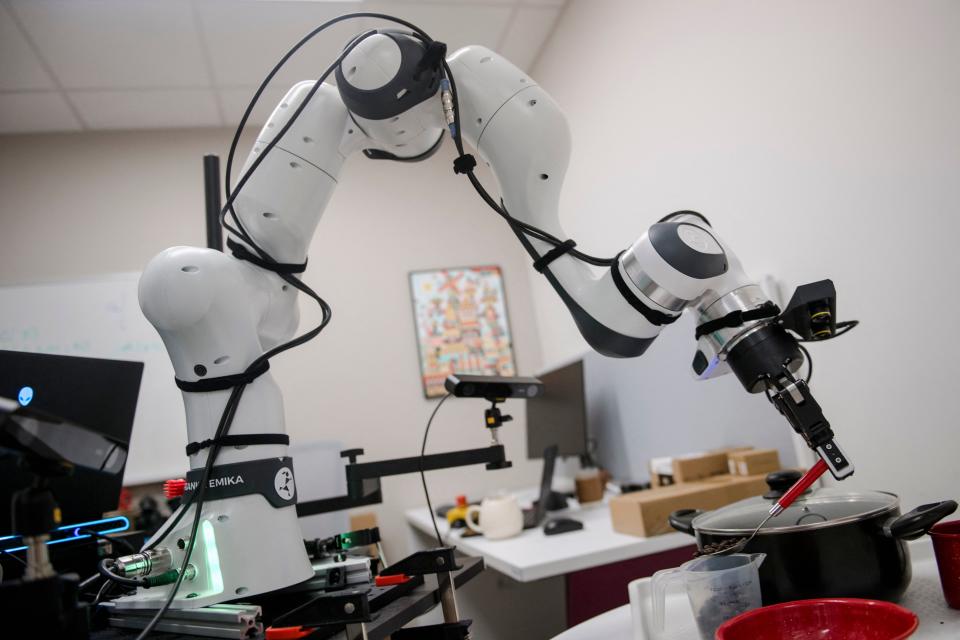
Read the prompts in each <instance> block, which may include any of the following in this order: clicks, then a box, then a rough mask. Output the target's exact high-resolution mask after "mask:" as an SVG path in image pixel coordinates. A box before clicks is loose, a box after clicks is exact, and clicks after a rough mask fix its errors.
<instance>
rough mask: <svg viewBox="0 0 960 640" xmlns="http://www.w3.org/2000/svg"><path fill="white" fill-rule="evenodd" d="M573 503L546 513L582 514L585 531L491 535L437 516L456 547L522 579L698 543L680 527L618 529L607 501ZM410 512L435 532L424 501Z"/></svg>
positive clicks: (411, 519) (414, 521)
mask: <svg viewBox="0 0 960 640" xmlns="http://www.w3.org/2000/svg"><path fill="white" fill-rule="evenodd" d="M533 495H534V492H533V491H525V492H520V493H518V496H519V497H520V498H521V502H524V500H523V498H527V502H529V499H530V498H531V497H532V496H533ZM570 503H571V507H570V508H568V509H565V510H563V511H551V512H550V513H549V514H548V515H547V517H548V518H557V517H569V518H574V519H576V520H579V521H580V522H582V523H583V529H582V530H581V531H573V532H570V533H563V534H559V535H554V536H547V535H544V533H543V529H542V528H540V527H537V528H535V529H528V530H527V531H524V532H523V533H521V534H520V535H519V536H516V537H514V538H509V539H507V540H487V539H486V538H484V537H483V536H473V537H466V538H464V537H461V536H462V533H463V530H457V529H454V530H453V531H451V530H450V528H449V527H448V526H447V522H446V520H445V519H442V518H438V519H437V526H438V528H439V529H440V535H441V537H443V539H444V542H445V543H447V544H451V545H456V547H457V550H458V551H460V552H462V553H465V554H467V555H470V556H482V557H483V559H484V560H485V561H486V563H487V566H489V567H491V568H493V569H495V570H497V571H499V572H500V573H502V574H504V575H507V576H510V577H511V578H513V579H514V580H517V581H518V582H532V581H534V580H540V579H541V578H549V577H552V576H560V575H566V574H569V573H572V572H574V571H580V570H582V569H590V568H593V567H599V566H601V565H605V564H610V563H613V562H620V561H623V560H629V559H632V558H639V557H642V556H649V555H653V554H657V553H661V552H663V551H669V550H672V549H679V548H681V547H686V546H689V545H692V544H694V541H693V538H691V537H690V536H688V535H686V534H682V533H668V534H664V535H662V536H654V537H652V538H638V537H636V536H628V535H624V534H621V533H617V532H616V531H614V530H613V524H612V523H611V521H610V509H609V508H608V506H607V504H606V502H603V503H594V504H589V505H584V506H580V505H578V504H576V503H575V501H573V500H571V501H570ZM406 517H407V522H408V523H409V524H410V525H411V526H412V527H413V528H415V529H417V530H418V531H420V532H422V533H424V534H426V535H429V536H434V535H435V534H434V531H433V524H432V523H431V520H430V512H429V511H428V510H427V508H426V507H421V508H417V509H411V510H409V511H407V512H406Z"/></svg>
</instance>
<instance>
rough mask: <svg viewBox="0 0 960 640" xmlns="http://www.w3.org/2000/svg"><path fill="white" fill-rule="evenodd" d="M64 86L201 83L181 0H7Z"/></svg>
mask: <svg viewBox="0 0 960 640" xmlns="http://www.w3.org/2000/svg"><path fill="white" fill-rule="evenodd" d="M11 7H12V9H13V11H14V12H15V13H16V14H17V16H18V17H19V18H20V20H21V22H22V23H23V25H24V27H25V28H26V30H27V33H29V34H30V37H31V38H32V39H33V41H34V43H35V44H36V45H37V47H38V49H39V51H40V54H41V55H42V56H43V57H44V59H45V60H46V61H47V63H48V64H49V65H50V69H51V70H52V71H53V73H54V75H55V76H56V77H57V79H58V80H59V81H60V83H61V84H62V85H63V86H64V87H65V88H68V89H119V88H140V87H146V88H151V87H153V88H160V87H163V88H170V87H199V86H209V77H208V73H207V70H206V67H205V65H204V62H203V60H204V58H203V50H202V48H201V45H200V39H199V37H198V34H197V30H196V27H195V24H194V22H195V21H194V17H193V9H192V7H191V5H190V2H189V1H188V0H136V1H132V0H14V1H13V2H12V3H11Z"/></svg>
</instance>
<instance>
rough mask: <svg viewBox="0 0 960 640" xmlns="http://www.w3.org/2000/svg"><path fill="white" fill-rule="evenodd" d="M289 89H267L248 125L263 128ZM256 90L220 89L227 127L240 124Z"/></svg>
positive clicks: (246, 88)
mask: <svg viewBox="0 0 960 640" xmlns="http://www.w3.org/2000/svg"><path fill="white" fill-rule="evenodd" d="M288 89H289V88H288V87H282V86H271V87H267V89H266V91H264V92H263V95H262V96H260V100H258V101H257V106H255V107H254V108H253V113H252V114H251V116H250V119H249V120H248V121H247V124H248V125H256V126H262V125H263V124H264V123H265V122H266V121H267V118H268V117H269V116H270V114H271V113H272V112H273V109H274V108H275V107H276V106H277V105H278V104H279V103H280V99H281V98H283V96H284V95H286V93H287V91H288ZM256 90H257V88H256V87H239V88H233V89H220V104H222V105H223V116H224V118H225V119H226V124H227V125H229V126H236V125H237V124H238V123H239V122H240V117H241V116H242V115H243V112H244V110H245V109H246V108H247V104H248V103H249V102H250V98H252V97H253V94H254V92H256Z"/></svg>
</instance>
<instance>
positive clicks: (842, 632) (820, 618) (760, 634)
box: [715, 598, 920, 640]
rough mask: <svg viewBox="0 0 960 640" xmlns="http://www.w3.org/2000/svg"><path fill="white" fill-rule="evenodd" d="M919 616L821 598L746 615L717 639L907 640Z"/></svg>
mask: <svg viewBox="0 0 960 640" xmlns="http://www.w3.org/2000/svg"><path fill="white" fill-rule="evenodd" d="M919 624H920V621H919V620H917V614H915V613H914V612H913V611H910V610H908V609H904V608H903V607H900V606H897V605H895V604H893V603H891V602H883V601H881V600H861V599H859V598H821V599H817V600H797V601H795V602H784V603H783V604H775V605H771V606H769V607H763V608H761V609H754V610H753V611H747V612H746V613H742V614H740V615H739V616H737V617H736V618H731V619H730V620H727V621H726V622H724V623H723V624H722V625H720V628H719V629H717V635H716V636H715V637H716V640H823V638H830V640H903V638H907V637H909V636H911V635H913V632H914V631H916V630H917V626H918V625H919Z"/></svg>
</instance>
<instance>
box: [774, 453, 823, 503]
mask: <svg viewBox="0 0 960 640" xmlns="http://www.w3.org/2000/svg"><path fill="white" fill-rule="evenodd" d="M826 471H827V463H826V462H824V461H823V460H817V464H815V465H813V466H812V467H810V470H809V471H807V472H806V473H805V474H803V477H802V478H800V479H799V480H797V481H796V483H794V485H793V486H792V487H790V489H789V490H788V491H787V492H786V493H785V494H783V496H782V497H781V498H780V499H779V500H777V506H778V507H780V509H779V510H778V513H779V512H780V511H783V510H784V509H786V508H787V507H789V506H790V505H791V504H793V501H794V500H796V499H797V498H798V497H799V496H800V494H801V493H803V492H804V491H806V490H807V489H809V488H810V485H812V484H813V483H814V482H816V481H817V479H818V478H819V477H820V476H822V475H823V474H824V473H826Z"/></svg>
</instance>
